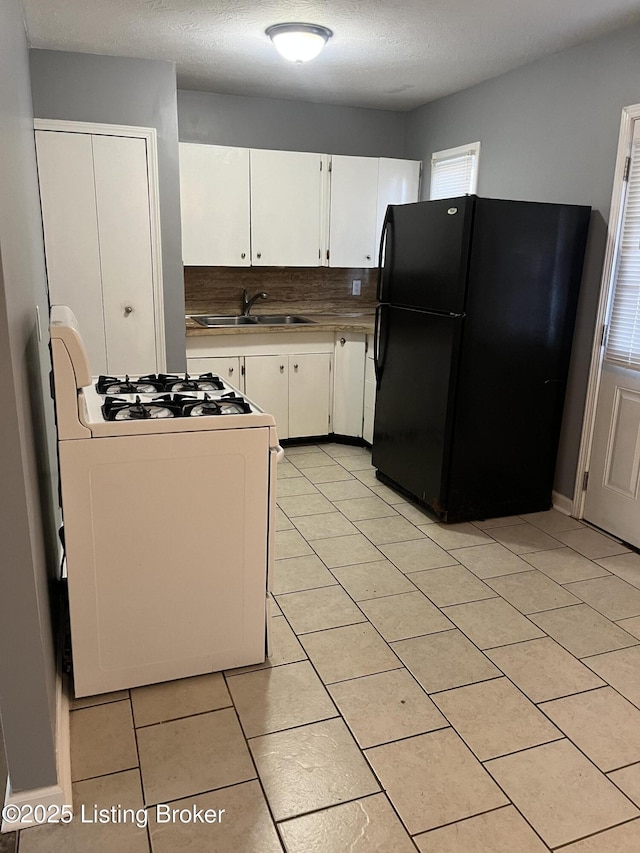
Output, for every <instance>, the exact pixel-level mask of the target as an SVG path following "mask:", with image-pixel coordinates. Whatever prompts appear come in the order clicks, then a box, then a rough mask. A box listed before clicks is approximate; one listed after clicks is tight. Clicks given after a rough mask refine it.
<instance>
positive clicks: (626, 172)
mask: <svg viewBox="0 0 640 853" xmlns="http://www.w3.org/2000/svg"><path fill="white" fill-rule="evenodd" d="M630 171H631V157H627V159H626V160H625V161H624V175H623V176H622V180H623V181H628V180H629V172H630Z"/></svg>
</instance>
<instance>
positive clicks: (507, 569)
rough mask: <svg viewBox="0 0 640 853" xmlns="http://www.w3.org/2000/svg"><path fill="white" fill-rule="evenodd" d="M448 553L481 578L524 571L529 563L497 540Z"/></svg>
mask: <svg viewBox="0 0 640 853" xmlns="http://www.w3.org/2000/svg"><path fill="white" fill-rule="evenodd" d="M541 553H545V554H546V553H548V552H546V551H544V552H541ZM450 554H451V556H452V557H455V559H456V560H458V561H459V562H460V563H462V565H463V566H466V567H467V568H468V569H471V571H472V572H473V573H474V575H476V576H477V577H479V578H481V579H483V580H486V579H487V578H495V577H499V576H501V575H510V574H514V573H516V572H526V571H528V569H529V568H530V566H529V564H528V563H525V562H524V560H522V559H521V558H520V557H518V556H517V554H514V553H513V551H510V550H509V549H508V548H505V547H504V545H499V544H498V543H497V542H494V543H493V544H491V545H475V546H473V547H471V548H455V549H452V550H451V551H450Z"/></svg>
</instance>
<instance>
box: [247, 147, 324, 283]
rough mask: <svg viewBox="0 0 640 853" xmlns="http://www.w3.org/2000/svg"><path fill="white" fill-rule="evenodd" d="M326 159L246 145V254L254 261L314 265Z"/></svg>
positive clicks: (299, 265) (316, 258) (320, 231)
mask: <svg viewBox="0 0 640 853" xmlns="http://www.w3.org/2000/svg"><path fill="white" fill-rule="evenodd" d="M324 162H326V158H323V156H322V155H320V154H307V153H305V152H299V151H265V150H256V149H251V258H252V261H251V262H252V264H253V265H254V266H290V267H315V266H319V265H320V246H321V236H322V201H323V198H324V191H323V181H324V175H325V172H326V169H323V168H321V167H322V165H323V163H324Z"/></svg>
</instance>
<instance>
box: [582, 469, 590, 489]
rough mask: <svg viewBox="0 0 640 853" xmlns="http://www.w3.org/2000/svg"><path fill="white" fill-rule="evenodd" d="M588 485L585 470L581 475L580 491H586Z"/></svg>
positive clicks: (587, 474)
mask: <svg viewBox="0 0 640 853" xmlns="http://www.w3.org/2000/svg"><path fill="white" fill-rule="evenodd" d="M588 485H589V472H588V471H585V472H584V474H583V475H582V491H583V492H586V491H587V486H588Z"/></svg>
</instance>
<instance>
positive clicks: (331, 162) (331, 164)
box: [329, 160, 333, 172]
mask: <svg viewBox="0 0 640 853" xmlns="http://www.w3.org/2000/svg"><path fill="white" fill-rule="evenodd" d="M329 171H330V172H333V160H330V161H329Z"/></svg>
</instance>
